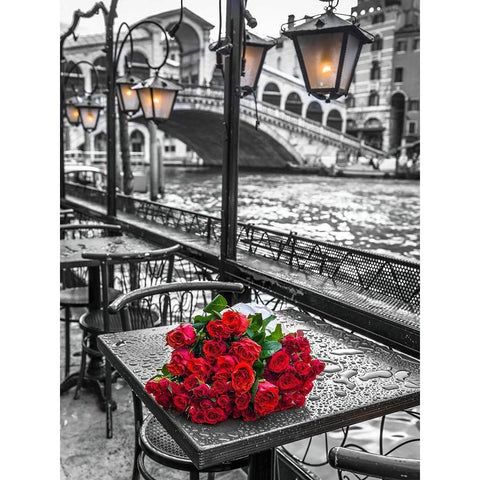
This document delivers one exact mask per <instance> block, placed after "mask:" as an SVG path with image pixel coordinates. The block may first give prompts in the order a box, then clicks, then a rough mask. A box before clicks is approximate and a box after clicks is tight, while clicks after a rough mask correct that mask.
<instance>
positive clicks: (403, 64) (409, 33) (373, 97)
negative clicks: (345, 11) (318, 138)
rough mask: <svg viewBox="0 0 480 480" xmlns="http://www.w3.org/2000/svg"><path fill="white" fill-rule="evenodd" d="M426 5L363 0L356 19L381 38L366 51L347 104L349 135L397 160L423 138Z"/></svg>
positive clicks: (414, 0)
mask: <svg viewBox="0 0 480 480" xmlns="http://www.w3.org/2000/svg"><path fill="white" fill-rule="evenodd" d="M419 4H420V2H419V0H359V2H358V5H357V7H354V8H353V9H352V15H353V16H355V17H356V18H357V20H358V21H359V23H360V26H361V27H362V28H364V29H365V30H367V31H369V32H370V33H372V34H373V35H375V40H374V42H373V43H372V44H370V45H365V46H364V47H363V51H362V55H361V56H360V59H359V62H358V66H357V70H356V73H355V76H354V80H353V82H352V86H351V88H350V92H349V95H348V98H347V100H346V103H347V133H349V134H350V135H354V136H355V137H357V138H360V139H362V140H363V141H364V142H365V143H366V144H368V145H372V146H374V147H377V148H381V149H382V150H384V151H388V152H390V153H392V154H397V153H399V151H400V149H401V147H405V149H410V150H412V149H416V148H418V144H419V138H420V21H419V20H420V6H419Z"/></svg>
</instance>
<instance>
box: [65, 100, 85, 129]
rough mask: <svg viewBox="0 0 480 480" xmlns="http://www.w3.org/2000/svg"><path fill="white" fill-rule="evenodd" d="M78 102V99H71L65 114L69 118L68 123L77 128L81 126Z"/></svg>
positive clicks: (67, 103)
mask: <svg viewBox="0 0 480 480" xmlns="http://www.w3.org/2000/svg"><path fill="white" fill-rule="evenodd" d="M77 105H78V100H77V99H76V98H70V99H69V100H67V102H66V103H65V114H66V116H67V120H68V123H69V124H70V125H73V126H74V127H76V126H77V125H80V121H81V120H80V111H79V110H78V106H77Z"/></svg>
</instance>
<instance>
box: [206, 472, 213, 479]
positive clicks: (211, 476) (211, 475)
mask: <svg viewBox="0 0 480 480" xmlns="http://www.w3.org/2000/svg"><path fill="white" fill-rule="evenodd" d="M207 480H215V472H208V477H207Z"/></svg>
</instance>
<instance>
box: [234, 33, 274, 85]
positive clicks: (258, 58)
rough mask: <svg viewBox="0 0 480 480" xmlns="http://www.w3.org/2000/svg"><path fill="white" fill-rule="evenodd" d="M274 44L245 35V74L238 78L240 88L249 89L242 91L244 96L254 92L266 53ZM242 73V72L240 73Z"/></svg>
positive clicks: (248, 34)
mask: <svg viewBox="0 0 480 480" xmlns="http://www.w3.org/2000/svg"><path fill="white" fill-rule="evenodd" d="M275 44H276V42H275V41H274V40H271V41H267V40H263V39H262V38H260V37H257V36H256V35H254V34H253V33H251V32H247V33H246V42H245V69H244V72H245V74H244V75H242V76H241V77H240V86H241V87H242V89H243V87H249V88H247V89H244V94H245V95H247V94H248V93H250V89H252V90H256V89H257V84H258V79H259V78H260V74H261V73H262V68H263V63H264V62H265V57H266V55H267V51H268V50H270V49H271V48H272V47H273V46H274V45H275ZM242 73H243V72H242Z"/></svg>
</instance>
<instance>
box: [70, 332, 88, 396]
mask: <svg viewBox="0 0 480 480" xmlns="http://www.w3.org/2000/svg"><path fill="white" fill-rule="evenodd" d="M85 336H86V335H85V333H84V335H83V340H82V359H81V362H80V371H79V372H78V380H77V386H76V387H75V393H74V394H73V398H74V399H75V400H77V399H78V397H79V395H78V394H79V393H80V388H82V384H83V379H84V378H85V371H86V370H87V352H86V351H85V349H84V348H83V342H84V341H85Z"/></svg>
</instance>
